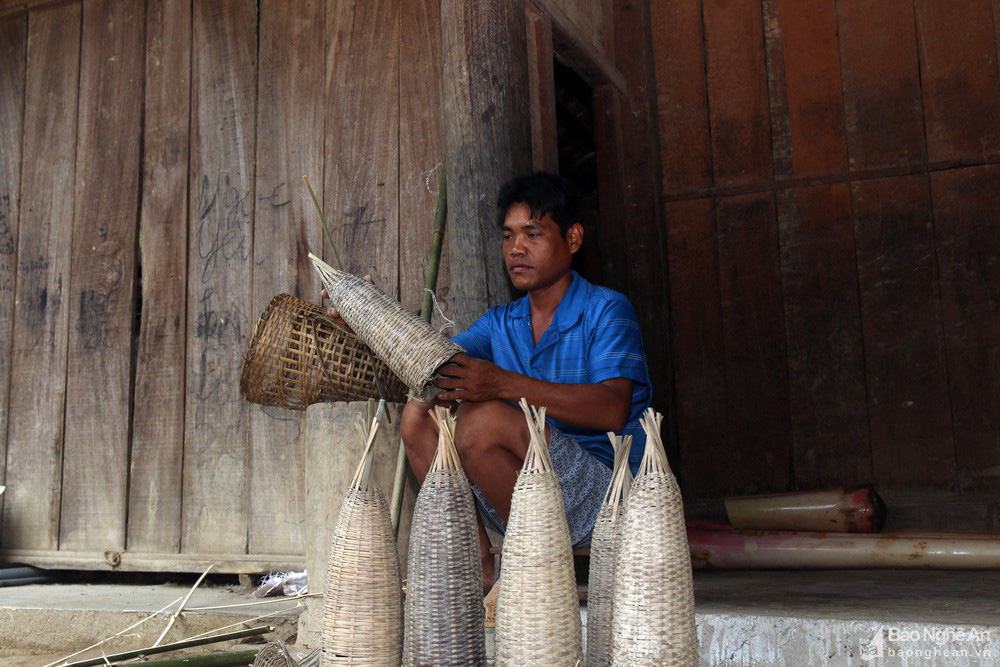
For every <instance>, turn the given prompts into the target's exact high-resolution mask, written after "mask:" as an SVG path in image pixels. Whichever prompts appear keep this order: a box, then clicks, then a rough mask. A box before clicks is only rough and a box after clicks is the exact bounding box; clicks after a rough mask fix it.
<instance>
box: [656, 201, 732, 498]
mask: <svg viewBox="0 0 1000 667" xmlns="http://www.w3.org/2000/svg"><path fill="white" fill-rule="evenodd" d="M664 217H665V219H666V230H667V240H668V248H669V262H668V266H669V267H670V318H671V322H672V324H673V326H672V329H671V338H672V343H673V349H674V385H675V387H676V391H677V437H678V446H679V448H680V462H681V465H680V479H681V483H682V485H683V487H682V488H683V489H684V495H685V497H696V498H704V497H713V498H714V497H718V496H719V495H720V494H723V493H727V492H728V491H729V479H730V476H731V474H732V470H731V463H732V461H733V459H732V457H731V456H730V455H729V449H728V448H729V446H730V440H729V438H728V437H727V436H728V433H727V427H726V423H727V422H726V367H725V355H724V349H725V348H724V342H723V337H722V301H721V296H720V292H719V261H718V247H717V245H716V230H715V218H714V211H713V206H712V201H711V200H708V199H700V200H694V201H689V202H677V203H673V204H668V205H667V206H666V207H665V211H664Z"/></svg>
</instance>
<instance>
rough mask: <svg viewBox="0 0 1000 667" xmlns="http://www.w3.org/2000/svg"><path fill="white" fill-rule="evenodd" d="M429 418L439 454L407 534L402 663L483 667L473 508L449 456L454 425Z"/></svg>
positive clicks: (438, 416) (453, 454) (445, 417)
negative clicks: (432, 425)
mask: <svg viewBox="0 0 1000 667" xmlns="http://www.w3.org/2000/svg"><path fill="white" fill-rule="evenodd" d="M434 418H435V421H436V422H437V424H438V433H439V436H438V450H437V454H436V456H435V458H434V462H433V463H432V464H431V468H430V471H429V472H428V473H427V477H426V478H425V479H424V483H423V486H421V487H420V494H419V495H418V496H417V502H416V506H415V507H414V508H413V523H412V527H411V528H410V549H409V557H408V561H407V562H408V565H407V581H406V607H405V609H406V614H405V634H404V640H403V664H404V665H407V666H408V667H409V666H414V667H415V666H417V665H427V666H431V665H440V666H444V665H455V666H456V667H458V666H462V667H464V666H466V665H485V664H486V635H485V631H484V629H483V593H482V591H483V583H482V581H483V569H482V563H481V562H480V559H479V535H478V529H477V527H476V508H475V505H474V503H473V500H472V491H471V489H470V488H469V480H468V478H467V477H466V476H465V472H464V471H463V470H462V467H461V463H460V462H459V459H458V452H457V451H456V449H455V442H454V433H455V431H454V429H455V422H454V419H453V418H452V417H451V415H449V414H448V412H447V411H446V410H445V409H444V408H441V407H438V408H436V410H435V414H434Z"/></svg>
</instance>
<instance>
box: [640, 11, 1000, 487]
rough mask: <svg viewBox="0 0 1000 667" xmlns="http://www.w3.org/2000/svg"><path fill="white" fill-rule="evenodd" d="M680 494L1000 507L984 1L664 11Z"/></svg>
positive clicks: (999, 246) (990, 45) (663, 110)
mask: <svg viewBox="0 0 1000 667" xmlns="http://www.w3.org/2000/svg"><path fill="white" fill-rule="evenodd" d="M651 10H652V20H653V43H654V56H655V68H656V89H657V97H658V111H659V129H660V147H661V164H662V171H661V176H662V188H663V203H664V208H665V224H666V232H667V237H668V253H669V273H670V300H671V316H672V319H673V329H672V334H673V344H674V361H675V368H676V391H677V405H678V424H679V431H680V434H679V438H680V448H681V461H682V473H683V480H682V483H683V486H684V488H685V491H686V493H687V494H688V496H689V497H714V496H718V495H720V494H728V493H754V492H767V491H785V490H792V489H797V488H798V489H807V488H815V487H821V486H827V485H834V484H851V483H860V482H869V481H871V482H874V483H875V484H876V487H877V488H878V489H880V490H882V491H884V492H886V493H887V494H889V495H893V494H895V495H903V496H905V495H906V494H918V493H919V494H935V493H936V494H941V495H945V496H947V495H950V494H955V493H962V494H980V496H981V497H982V498H983V499H984V502H992V503H993V504H994V505H995V504H996V500H997V498H998V494H1000V473H998V471H1000V304H998V301H997V297H996V295H997V293H998V290H1000V273H998V270H1000V222H998V221H1000V199H998V195H997V193H998V191H1000V190H998V187H1000V164H998V163H1000V75H998V67H997V64H998V52H997V48H998V44H997V41H996V34H995V31H994V28H995V25H996V21H998V20H1000V5H997V3H996V2H991V0H970V1H968V2H958V3H956V2H938V1H934V0H918V1H917V2H909V1H908V0H907V1H903V0H840V1H838V2H834V1H833V0H807V1H801V0H800V1H796V2H791V1H789V0H740V1H738V2H729V1H723V0H652V2H651Z"/></svg>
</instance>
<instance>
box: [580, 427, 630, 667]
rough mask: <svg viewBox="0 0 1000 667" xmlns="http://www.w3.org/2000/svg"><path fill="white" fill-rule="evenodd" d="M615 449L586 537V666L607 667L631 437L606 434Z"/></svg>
mask: <svg viewBox="0 0 1000 667" xmlns="http://www.w3.org/2000/svg"><path fill="white" fill-rule="evenodd" d="M608 438H609V439H610V440H611V443H612V445H614V448H615V466H614V473H613V474H612V475H611V484H610V485H609V486H608V491H607V493H606V494H604V501H603V502H602V503H601V509H600V510H599V511H598V513H597V519H596V520H595V521H594V531H593V533H591V537H590V576H589V579H588V581H589V584H588V587H587V588H588V595H587V665H589V667H602V666H606V665H610V664H611V618H612V594H613V592H614V586H615V565H616V564H617V562H618V546H619V543H620V541H621V540H620V537H621V527H622V522H621V516H622V514H623V513H624V511H625V503H626V502H627V499H628V493H629V489H630V488H631V486H632V471H631V469H630V468H629V466H628V454H629V450H631V448H632V436H630V435H626V436H624V437H622V436H620V435H616V434H615V433H608Z"/></svg>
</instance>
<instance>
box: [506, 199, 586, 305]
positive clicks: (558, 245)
mask: <svg viewBox="0 0 1000 667" xmlns="http://www.w3.org/2000/svg"><path fill="white" fill-rule="evenodd" d="M582 241H583V227H582V226H581V225H579V224H576V225H573V226H572V227H570V228H569V229H568V230H567V232H566V235H565V236H563V234H562V233H561V232H560V231H559V225H557V224H556V223H555V222H554V221H553V220H552V218H551V217H550V216H549V215H548V214H546V215H545V216H544V217H542V218H541V219H539V218H532V217H531V209H530V207H529V206H528V205H527V204H525V203H524V202H516V203H515V204H513V205H511V207H510V208H509V209H508V210H507V215H506V217H505V218H504V222H503V259H504V263H505V264H506V265H507V273H508V275H510V280H511V282H513V283H514V287H516V288H517V289H519V290H523V291H526V292H530V291H533V290H536V289H541V288H545V287H549V286H550V285H552V284H554V283H555V282H556V281H558V280H559V279H560V278H562V277H563V276H564V275H565V274H566V273H568V272H569V270H570V268H571V267H572V264H573V253H575V252H576V251H577V250H579V249H580V243H581V242H582Z"/></svg>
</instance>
